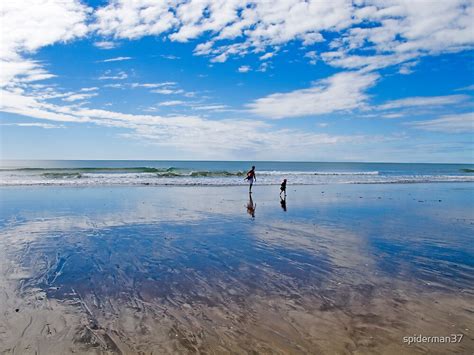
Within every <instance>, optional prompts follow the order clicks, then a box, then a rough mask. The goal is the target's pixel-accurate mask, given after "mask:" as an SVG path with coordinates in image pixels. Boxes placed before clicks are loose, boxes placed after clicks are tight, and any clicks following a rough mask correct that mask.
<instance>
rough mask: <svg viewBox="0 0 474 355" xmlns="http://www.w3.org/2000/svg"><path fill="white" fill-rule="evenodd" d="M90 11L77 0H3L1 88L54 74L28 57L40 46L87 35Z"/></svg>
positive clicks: (0, 6)
mask: <svg viewBox="0 0 474 355" xmlns="http://www.w3.org/2000/svg"><path fill="white" fill-rule="evenodd" d="M88 12H89V9H88V8H87V7H85V6H84V5H82V4H81V3H80V2H79V1H76V0H69V1H68V0H25V1H1V2H0V23H1V26H2V31H1V36H0V67H1V68H2V69H1V71H0V72H1V74H0V87H5V86H7V85H14V84H15V83H18V82H32V81H38V80H44V79H49V78H51V77H54V75H52V74H49V73H48V72H47V71H46V70H45V69H43V68H42V66H41V63H39V62H37V61H33V60H31V59H27V58H26V56H27V55H29V54H31V53H34V52H35V51H36V50H38V49H39V48H41V47H44V46H47V45H50V44H53V43H56V42H67V41H70V40H72V39H74V38H77V37H82V36H84V35H85V34H86V33H87V31H88V29H87V26H86V24H85V21H86V17H87V13H88Z"/></svg>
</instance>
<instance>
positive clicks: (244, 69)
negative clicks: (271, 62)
mask: <svg viewBox="0 0 474 355" xmlns="http://www.w3.org/2000/svg"><path fill="white" fill-rule="evenodd" d="M237 70H238V72H239V73H247V72H249V71H250V67H249V66H248V65H242V66H240V67H239V69H237Z"/></svg>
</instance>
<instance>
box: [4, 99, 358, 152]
mask: <svg viewBox="0 0 474 355" xmlns="http://www.w3.org/2000/svg"><path fill="white" fill-rule="evenodd" d="M0 94H1V95H2V97H4V100H2V102H0V111H3V112H10V113H15V114H19V115H22V116H26V117H31V118H37V119H44V120H48V121H56V122H74V123H93V124H96V125H100V126H105V127H117V128H123V129H128V130H129V132H128V133H125V134H123V136H125V137H128V138H137V139H140V140H141V141H144V142H148V143H151V144H156V145H161V146H167V147H170V148H173V149H175V150H177V151H179V152H187V153H188V154H193V155H194V156H195V155H196V154H199V155H200V156H206V157H220V158H222V157H234V158H236V157H238V156H241V154H242V153H245V154H249V153H251V152H252V153H254V154H256V155H257V156H261V157H262V158H268V157H269V156H271V155H272V154H275V153H276V150H277V149H279V148H275V147H280V146H281V145H283V146H285V151H284V152H278V154H279V156H284V157H290V156H291V155H292V154H296V155H298V156H300V157H302V158H303V157H307V158H308V157H309V155H308V154H312V152H314V149H317V148H318V147H321V149H322V147H328V146H336V145H338V144H340V143H348V142H352V143H354V144H357V143H361V142H363V141H364V140H366V138H365V137H362V136H343V135H340V136H331V135H328V134H314V133H310V132H305V131H301V130H296V129H281V128H276V127H274V126H272V125H270V124H268V123H266V122H263V121H259V120H248V119H221V120H211V119H205V118H202V117H199V116H186V115H176V116H159V115H141V114H126V113H121V112H114V111H107V110H102V109H94V108H87V107H81V106H74V105H70V106H68V105H55V104H50V103H47V102H45V100H44V99H42V98H39V97H36V96H26V95H24V94H23V93H14V92H10V91H5V92H2V93H0ZM203 108H206V107H203ZM206 109H209V107H207V108H206ZM324 149H326V148H324Z"/></svg>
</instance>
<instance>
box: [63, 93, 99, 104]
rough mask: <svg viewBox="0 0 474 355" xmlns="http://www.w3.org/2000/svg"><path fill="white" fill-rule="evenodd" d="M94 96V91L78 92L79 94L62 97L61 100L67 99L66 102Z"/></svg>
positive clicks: (95, 94)
mask: <svg viewBox="0 0 474 355" xmlns="http://www.w3.org/2000/svg"><path fill="white" fill-rule="evenodd" d="M94 96H97V93H96V92H93V93H88V94H85V93H82V94H81V93H79V94H71V95H68V96H66V97H64V98H62V100H63V101H67V102H74V101H81V100H86V99H89V98H91V97H94Z"/></svg>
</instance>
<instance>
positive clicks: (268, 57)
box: [259, 52, 275, 60]
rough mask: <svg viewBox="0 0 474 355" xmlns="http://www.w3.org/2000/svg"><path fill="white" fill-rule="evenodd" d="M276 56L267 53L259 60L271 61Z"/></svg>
mask: <svg viewBox="0 0 474 355" xmlns="http://www.w3.org/2000/svg"><path fill="white" fill-rule="evenodd" d="M274 55H275V53H272V52H268V53H265V54H264V55H262V56H260V57H259V59H260V60H267V59H270V58H271V57H273V56H274Z"/></svg>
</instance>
